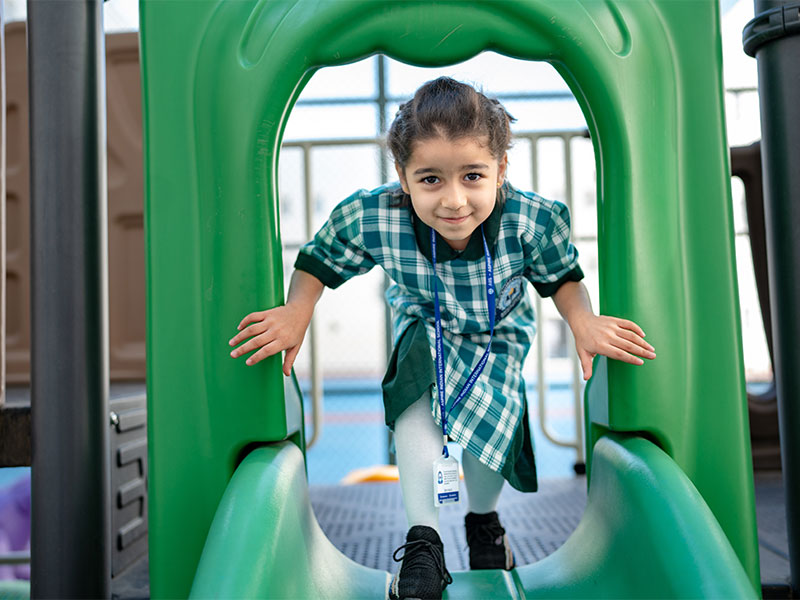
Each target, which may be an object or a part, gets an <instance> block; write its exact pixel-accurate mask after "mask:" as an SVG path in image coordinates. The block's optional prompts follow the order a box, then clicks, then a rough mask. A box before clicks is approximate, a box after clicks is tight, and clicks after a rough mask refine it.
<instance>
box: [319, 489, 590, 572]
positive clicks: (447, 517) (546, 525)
mask: <svg viewBox="0 0 800 600" xmlns="http://www.w3.org/2000/svg"><path fill="white" fill-rule="evenodd" d="M539 489H540V491H538V492H536V493H535V494H523V493H522V492H518V491H516V490H515V489H513V488H511V487H510V486H505V488H504V490H503V493H502V495H501V496H500V502H499V504H498V507H497V512H498V513H499V515H500V520H501V522H502V523H503V526H504V527H505V528H506V531H507V533H508V537H509V540H510V542H511V547H512V548H513V550H514V556H515V558H516V561H517V565H526V564H530V563H533V562H536V561H538V560H541V559H542V558H544V557H545V556H547V555H548V554H551V553H552V552H554V551H555V550H556V549H558V548H559V547H560V546H561V545H562V544H563V543H564V542H565V541H566V540H567V538H568V537H569V536H570V534H571V533H572V532H573V531H574V530H575V528H576V527H577V526H578V522H579V521H580V520H581V516H582V515H583V510H584V508H585V507H586V480H585V479H584V478H583V477H580V478H574V479H554V480H547V479H545V480H542V481H541V482H540V485H539ZM310 495H311V504H312V506H313V508H314V512H315V514H316V516H317V520H318V521H319V524H320V526H321V527H322V530H323V531H324V532H325V534H326V535H327V536H328V539H330V540H331V542H333V545H334V546H336V547H337V548H339V550H341V551H342V553H344V554H345V555H346V556H348V557H349V558H351V559H353V560H354V561H355V562H357V563H360V564H362V565H365V566H368V567H372V568H375V569H382V570H384V571H390V572H393V571H394V570H395V569H396V563H395V562H394V561H393V560H392V552H394V550H395V549H396V548H398V547H399V546H400V545H402V544H403V543H404V542H405V535H406V530H407V524H406V515H405V510H404V509H403V500H402V495H401V492H400V486H399V484H397V483H365V484H358V485H352V486H315V487H312V488H311V490H310ZM465 512H466V502H465V501H464V500H462V502H460V503H459V504H454V505H447V506H445V507H443V508H442V509H441V512H440V519H439V521H440V527H439V529H440V532H441V536H442V541H443V542H444V548H445V562H446V563H447V567H448V569H450V570H453V571H467V570H469V554H468V552H467V541H466V538H465V535H464V514H465Z"/></svg>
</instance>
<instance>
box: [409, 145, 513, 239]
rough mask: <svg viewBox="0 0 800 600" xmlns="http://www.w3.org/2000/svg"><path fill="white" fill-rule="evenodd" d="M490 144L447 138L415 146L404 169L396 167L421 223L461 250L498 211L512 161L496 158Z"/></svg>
mask: <svg viewBox="0 0 800 600" xmlns="http://www.w3.org/2000/svg"><path fill="white" fill-rule="evenodd" d="M486 142H487V140H485V139H481V138H474V137H467V138H461V139H456V140H448V139H444V138H442V137H435V138H429V139H425V140H420V141H418V142H416V143H415V144H414V146H413V151H412V153H411V156H410V157H409V159H408V162H407V163H406V165H405V168H403V167H401V166H400V165H398V164H396V165H395V168H396V169H397V174H398V176H399V177H400V184H401V185H402V186H403V191H404V192H406V193H407V194H408V195H409V196H411V204H412V206H413V207H414V211H415V212H416V213H417V216H418V217H419V218H420V219H422V222H423V223H425V224H426V225H428V226H429V227H433V228H434V229H435V230H436V231H437V232H438V233H439V235H441V236H442V238H444V240H445V241H446V242H447V243H448V244H450V246H451V247H453V248H454V249H456V250H463V249H464V248H466V247H467V243H468V242H469V239H470V236H471V235H472V232H473V231H475V230H476V229H477V228H478V227H479V226H480V224H481V223H483V222H484V221H485V220H486V219H487V218H488V217H489V215H490V214H491V213H492V210H493V209H494V205H495V202H496V200H497V189H498V188H499V187H500V186H501V185H502V183H503V179H504V177H505V172H506V164H507V157H506V155H503V158H502V159H501V160H499V161H498V160H497V159H496V158H495V157H494V156H492V153H491V152H490V151H489V147H488V143H486Z"/></svg>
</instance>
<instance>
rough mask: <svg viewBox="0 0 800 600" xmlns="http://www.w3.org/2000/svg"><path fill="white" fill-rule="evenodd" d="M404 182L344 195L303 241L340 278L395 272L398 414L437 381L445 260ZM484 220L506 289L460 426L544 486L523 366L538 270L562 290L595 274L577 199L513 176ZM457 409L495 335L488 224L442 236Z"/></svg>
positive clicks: (524, 484)
mask: <svg viewBox="0 0 800 600" xmlns="http://www.w3.org/2000/svg"><path fill="white" fill-rule="evenodd" d="M399 191H400V190H399V184H397V183H394V184H389V185H384V186H381V187H379V188H377V189H375V190H372V191H366V190H360V191H358V192H356V193H355V194H353V195H352V196H350V197H349V198H347V199H346V200H344V201H343V202H342V203H340V204H339V205H338V206H337V207H336V208H335V209H334V210H333V212H332V213H331V216H330V218H329V219H328V221H327V222H326V223H325V225H323V227H322V229H320V231H319V232H318V233H317V234H316V236H315V237H314V239H313V240H312V241H310V242H309V243H307V244H306V245H304V246H303V247H302V248H301V249H300V254H299V255H298V257H297V261H296V262H295V268H296V269H299V270H302V271H306V272H308V273H310V274H312V275H314V276H315V277H317V278H318V279H319V280H320V281H321V282H322V283H323V284H325V285H326V286H328V287H331V288H336V287H338V286H339V285H341V284H342V283H344V282H345V281H347V280H348V279H350V278H351V277H354V276H356V275H360V274H362V273H366V272H367V271H369V270H370V269H371V268H372V267H374V266H375V265H379V266H380V267H381V268H383V270H384V271H386V273H387V275H388V276H389V277H390V278H391V279H392V281H393V282H394V285H392V286H391V287H390V288H389V289H388V290H387V292H386V299H387V301H388V302H389V305H390V306H391V308H392V316H393V337H394V340H395V346H394V352H393V353H392V357H391V359H390V361H389V367H388V369H387V373H386V377H385V378H384V381H383V393H384V407H385V411H386V423H387V425H389V426H390V427H393V426H394V421H395V419H396V418H397V417H398V416H399V415H400V414H401V413H402V412H403V410H405V409H406V408H407V407H408V406H410V405H411V404H412V403H413V402H415V401H416V400H418V399H419V398H420V397H421V396H422V394H424V393H426V392H430V397H431V413H432V414H433V417H434V420H435V421H436V423H437V425H441V415H440V408H439V402H438V399H437V394H436V392H435V391H434V390H435V386H436V377H435V374H434V357H433V354H434V309H433V281H434V280H433V277H434V274H433V268H432V264H431V260H430V259H431V243H430V229H429V227H428V226H427V225H425V224H424V223H423V222H422V221H421V220H420V219H419V218H417V217H416V215H415V213H414V211H413V209H412V208H411V207H410V206H409V207H401V206H397V198H398V193H399ZM503 192H504V194H503V196H504V198H505V199H504V201H503V202H502V203H501V202H498V203H497V204H496V205H495V208H494V210H493V212H492V214H491V215H490V216H489V218H488V219H487V220H486V221H485V222H484V232H485V235H486V242H487V244H488V246H489V248H490V251H491V252H492V258H493V261H494V283H495V289H496V292H497V307H496V315H495V319H496V324H495V330H494V338H493V340H492V352H491V353H490V356H489V360H488V362H487V364H486V367H485V369H484V371H483V373H481V376H480V377H479V378H478V381H477V383H476V384H475V387H474V388H473V390H472V392H470V394H469V395H468V396H467V397H466V398H465V399H464V400H463V401H462V402H461V404H459V405H458V406H456V407H455V408H454V409H453V411H452V412H451V413H450V416H449V418H448V424H449V432H448V433H449V435H450V438H451V439H452V440H454V441H455V442H457V443H458V444H459V445H461V447H462V448H464V449H465V450H467V451H468V452H471V453H472V454H473V455H474V456H476V457H477V458H478V459H479V460H480V461H481V462H482V463H483V464H485V465H486V466H488V467H489V468H491V469H492V470H494V471H496V472H499V473H501V474H502V475H503V476H504V477H505V478H506V479H507V480H508V481H509V483H511V485H513V486H514V487H516V488H517V489H520V490H522V491H535V490H536V489H537V480H536V467H535V462H534V454H533V440H532V439H531V435H530V431H529V427H528V414H527V402H526V399H525V382H524V381H523V379H522V365H523V362H524V360H525V356H526V355H527V354H528V350H529V349H530V346H531V343H532V342H533V338H534V334H535V332H536V324H535V317H534V312H533V306H532V303H531V301H530V298H529V297H528V294H527V292H526V288H527V285H526V283H527V281H530V282H532V283H533V285H534V287H535V288H536V290H537V291H538V293H539V294H540V295H541V296H543V297H546V296H551V295H552V294H554V293H555V291H556V290H557V289H558V287H559V286H560V285H561V284H563V283H564V282H566V281H579V280H580V279H582V278H583V273H582V271H581V268H580V266H579V265H578V252H577V250H576V249H575V247H574V246H573V245H572V244H571V243H570V241H569V234H570V222H569V213H568V211H567V207H566V206H565V205H564V204H562V203H560V202H555V201H552V200H546V199H544V198H542V197H541V196H538V195H536V194H533V193H529V192H521V191H519V190H517V189H515V188H513V187H512V186H510V185H508V184H505V185H504V188H503ZM436 248H437V255H436V261H437V263H438V264H437V267H436V275H437V276H438V277H439V281H440V282H441V283H440V287H439V302H440V305H441V318H442V336H443V344H444V351H445V388H446V397H447V399H448V408H449V407H450V403H451V402H452V400H453V398H455V397H456V395H457V393H458V391H459V390H460V389H461V388H462V386H463V385H464V381H465V380H466V379H467V377H469V374H470V372H471V371H472V369H473V367H474V366H475V365H476V364H477V362H478V360H479V359H480V357H481V354H482V353H483V351H484V349H485V348H486V345H487V344H488V343H489V315H488V313H487V303H486V285H485V268H486V265H485V261H484V252H483V242H482V240H481V236H480V234H479V232H477V231H476V234H475V235H473V236H472V237H471V239H470V241H469V243H468V244H467V247H466V248H465V249H464V250H462V251H457V250H454V249H452V248H451V247H450V246H449V245H448V244H447V243H446V242H444V240H442V243H438V244H437V245H436Z"/></svg>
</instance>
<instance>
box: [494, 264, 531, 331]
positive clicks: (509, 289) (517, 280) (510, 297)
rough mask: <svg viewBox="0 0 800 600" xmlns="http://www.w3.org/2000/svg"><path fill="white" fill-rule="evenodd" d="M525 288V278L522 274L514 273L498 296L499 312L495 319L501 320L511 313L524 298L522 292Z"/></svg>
mask: <svg viewBox="0 0 800 600" xmlns="http://www.w3.org/2000/svg"><path fill="white" fill-rule="evenodd" d="M524 290H525V280H524V279H523V278H522V275H514V276H513V277H512V278H511V279H509V280H508V281H506V283H505V285H503V289H502V290H500V294H499V295H498V297H497V312H496V313H495V320H496V321H499V320H500V319H502V318H504V317H505V316H506V315H507V314H508V313H510V312H511V311H512V310H514V308H515V307H516V306H517V304H519V303H520V300H522V292H523V291H524Z"/></svg>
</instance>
